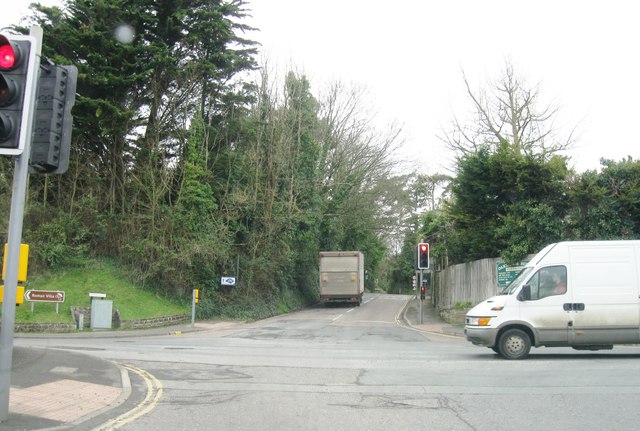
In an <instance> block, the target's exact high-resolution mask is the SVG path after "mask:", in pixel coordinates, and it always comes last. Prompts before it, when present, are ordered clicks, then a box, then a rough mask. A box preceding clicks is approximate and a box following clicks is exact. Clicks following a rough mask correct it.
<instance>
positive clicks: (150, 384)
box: [94, 365, 163, 431]
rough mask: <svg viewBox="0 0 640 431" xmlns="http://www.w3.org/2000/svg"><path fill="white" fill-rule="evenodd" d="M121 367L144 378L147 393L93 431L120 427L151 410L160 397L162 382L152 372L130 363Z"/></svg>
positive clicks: (107, 430) (105, 430) (109, 430)
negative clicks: (127, 408)
mask: <svg viewBox="0 0 640 431" xmlns="http://www.w3.org/2000/svg"><path fill="white" fill-rule="evenodd" d="M122 367H123V368H125V369H127V370H129V371H131V372H133V373H136V374H137V375H139V376H140V377H141V378H142V379H143V380H144V382H145V383H146V385H147V395H146V396H145V397H144V400H142V402H140V404H138V405H137V406H135V407H134V408H133V409H131V410H129V411H128V412H126V413H123V414H121V415H120V416H118V417H117V418H115V419H112V420H110V421H109V422H107V423H105V424H103V425H101V426H100V427H98V428H95V429H94V431H97V430H99V431H112V430H117V429H119V428H122V427H123V426H125V425H127V424H129V423H131V422H133V421H135V420H136V419H138V418H140V417H142V416H144V415H146V414H147V413H149V412H150V411H151V410H153V409H154V408H155V407H156V404H158V401H159V400H160V397H162V391H163V387H162V383H161V382H160V380H158V379H156V378H155V377H154V376H153V374H151V373H149V372H147V371H145V370H142V369H140V368H136V367H134V366H132V365H123V366H122Z"/></svg>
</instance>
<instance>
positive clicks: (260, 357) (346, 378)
mask: <svg viewBox="0 0 640 431" xmlns="http://www.w3.org/2000/svg"><path fill="white" fill-rule="evenodd" d="M409 299H410V298H409V297H407V296H399V295H377V294H375V295H374V294H368V295H366V296H365V303H364V304H363V305H362V306H361V307H349V306H347V307H322V306H318V307H316V308H312V309H309V310H305V311H301V312H297V313H291V314H287V315H283V316H279V317H275V318H271V319H266V320H263V321H259V322H253V323H247V324H242V323H233V324H225V325H221V324H217V325H212V326H211V328H210V330H205V331H198V332H193V333H188V334H181V335H164V336H151V337H150V336H144V337H127V338H122V337H120V338H104V337H100V338H72V337H70V338H52V337H50V338H21V339H16V345H18V346H23V347H26V346H39V347H45V348H48V349H53V348H55V349H62V350H64V351H68V352H74V353H84V354H86V355H90V356H92V357H98V358H100V359H105V360H109V361H113V362H115V363H117V364H119V365H120V366H124V367H129V368H128V369H129V370H130V372H129V374H130V375H131V377H132V387H133V391H132V397H131V399H130V400H129V401H127V403H125V404H123V405H122V406H120V407H119V410H118V411H117V412H113V413H112V414H111V416H113V417H115V416H116V413H117V414H121V413H122V411H125V410H127V409H128V410H129V411H131V410H134V409H136V408H137V406H139V405H141V403H142V402H143V401H142V400H144V399H145V398H147V399H151V400H152V401H150V402H148V403H147V404H145V407H144V409H145V410H146V411H145V413H144V414H142V415H139V416H136V417H135V418H133V419H131V420H127V421H126V422H125V423H119V424H114V423H111V424H109V426H110V427H111V428H109V427H107V428H105V429H117V428H120V429H126V430H154V431H155V430H158V429H172V430H194V429H223V430H255V429H261V430H283V429H304V430H328V429H331V430H349V431H355V430H390V429H402V430H408V429H432V430H484V429H491V430H514V429H518V430H540V429H547V428H555V429H562V430H602V429H617V430H626V429H628V430H632V429H633V430H635V429H637V428H638V423H640V413H639V412H638V409H637V405H639V403H640V348H639V347H636V346H622V347H616V348H614V350H612V351H605V352H596V353H591V352H577V351H574V350H571V349H544V348H542V349H534V350H533V351H532V354H531V356H530V358H529V359H527V360H524V361H507V360H504V359H501V358H500V357H499V356H497V355H496V354H494V353H493V352H492V351H491V350H489V349H486V348H481V347H477V346H472V345H471V344H470V343H467V342H466V341H465V340H464V339H462V338H460V337H451V336H443V335H438V334H433V333H425V332H423V331H420V330H416V329H415V328H414V327H411V326H410V325H406V324H404V323H402V322H401V320H402V319H401V316H402V311H403V310H404V309H405V305H406V304H407V301H408V300H409ZM150 382H151V383H152V384H151V386H150ZM149 388H151V389H149ZM145 394H146V395H145ZM98 419H99V420H100V421H102V423H104V422H105V418H104V417H100V418H97V419H96V421H97V420H98ZM96 421H93V422H91V423H87V424H85V425H83V427H85V428H82V427H79V428H78V429H91V427H94V426H98V425H100V424H99V423H97V422H96Z"/></svg>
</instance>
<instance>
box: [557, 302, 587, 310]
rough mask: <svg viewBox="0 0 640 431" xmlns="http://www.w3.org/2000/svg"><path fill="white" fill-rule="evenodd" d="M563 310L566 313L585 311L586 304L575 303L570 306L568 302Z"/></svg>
mask: <svg viewBox="0 0 640 431" xmlns="http://www.w3.org/2000/svg"><path fill="white" fill-rule="evenodd" d="M562 308H563V310H564V311H584V303H582V302H574V303H573V304H570V303H568V302H567V303H565V304H562Z"/></svg>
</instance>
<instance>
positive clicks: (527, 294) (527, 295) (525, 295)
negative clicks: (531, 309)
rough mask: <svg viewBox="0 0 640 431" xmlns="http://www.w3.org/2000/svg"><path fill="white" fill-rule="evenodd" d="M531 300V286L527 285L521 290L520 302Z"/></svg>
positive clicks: (519, 294)
mask: <svg viewBox="0 0 640 431" xmlns="http://www.w3.org/2000/svg"><path fill="white" fill-rule="evenodd" d="M529 300H531V286H529V285H528V284H525V285H524V286H522V289H520V293H518V301H529Z"/></svg>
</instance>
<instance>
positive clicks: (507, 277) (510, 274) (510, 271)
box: [496, 261, 527, 287]
mask: <svg viewBox="0 0 640 431" xmlns="http://www.w3.org/2000/svg"><path fill="white" fill-rule="evenodd" d="M526 264H527V262H524V261H523V262H520V265H513V266H509V265H507V264H506V263H505V262H496V270H497V273H498V286H500V287H505V286H508V285H509V283H511V282H512V281H513V279H514V278H516V275H518V273H519V272H520V271H521V270H522V268H524V266H525V265H526Z"/></svg>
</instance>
